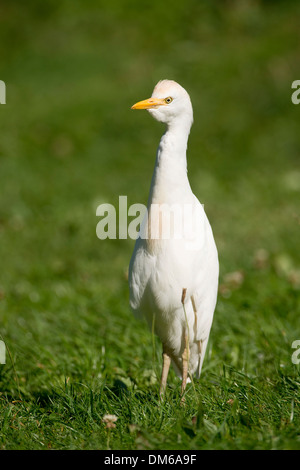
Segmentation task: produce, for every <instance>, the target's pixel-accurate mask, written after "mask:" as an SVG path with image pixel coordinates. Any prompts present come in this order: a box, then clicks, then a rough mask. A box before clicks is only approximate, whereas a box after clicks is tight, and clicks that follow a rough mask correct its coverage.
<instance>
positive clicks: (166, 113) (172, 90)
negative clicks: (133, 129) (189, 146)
mask: <svg viewBox="0 0 300 470" xmlns="http://www.w3.org/2000/svg"><path fill="white" fill-rule="evenodd" d="M131 109H147V110H148V111H149V112H150V114H151V115H152V116H153V117H154V118H155V119H156V120H157V121H160V122H164V123H166V124H167V125H168V126H172V125H173V124H176V123H180V124H183V123H186V124H187V126H189V127H190V126H191V125H192V123H193V108H192V103H191V100H190V97H189V94H188V93H187V92H186V91H185V89H184V88H183V87H182V86H181V85H179V84H178V83H176V82H174V81H173V80H161V81H160V82H158V83H157V85H156V86H155V88H154V90H153V93H152V96H151V98H148V99H147V100H143V101H139V102H138V103H135V104H134V105H133V106H132V107H131Z"/></svg>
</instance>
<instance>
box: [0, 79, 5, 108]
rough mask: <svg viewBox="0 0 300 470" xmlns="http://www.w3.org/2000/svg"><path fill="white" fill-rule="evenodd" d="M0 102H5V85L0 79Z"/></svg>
mask: <svg viewBox="0 0 300 470" xmlns="http://www.w3.org/2000/svg"><path fill="white" fill-rule="evenodd" d="M0 104H6V85H5V82H4V81H3V80H0Z"/></svg>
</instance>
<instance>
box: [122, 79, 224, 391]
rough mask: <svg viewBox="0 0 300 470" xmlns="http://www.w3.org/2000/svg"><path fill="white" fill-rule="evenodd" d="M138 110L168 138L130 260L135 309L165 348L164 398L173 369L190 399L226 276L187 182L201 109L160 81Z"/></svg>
mask: <svg viewBox="0 0 300 470" xmlns="http://www.w3.org/2000/svg"><path fill="white" fill-rule="evenodd" d="M132 109H147V110H148V111H149V113H150V114H151V115H152V116H153V117H154V118H155V119H156V120H158V121H160V122H163V123H165V124H166V132H165V133H164V134H163V136H162V138H161V140H160V143H159V146H158V150H157V155H156V162H155V167H154V172H153V176H152V182H151V188H150V194H149V199H148V206H147V214H146V216H145V220H144V223H143V224H142V227H141V231H140V234H139V237H138V238H137V240H136V242H135V247H134V251H133V254H132V258H131V261H130V266H129V276H128V278H129V289H130V305H131V308H132V310H133V312H134V314H135V316H136V317H137V318H142V317H145V318H146V320H147V322H148V324H149V327H150V328H151V329H153V330H154V331H155V333H156V334H157V336H158V337H159V338H160V340H161V342H162V349H163V367H162V375H161V383H160V395H161V397H163V395H164V392H165V388H166V384H167V377H168V372H169V367H170V364H171V363H172V365H173V367H174V370H175V372H176V374H177V375H178V376H179V377H180V378H181V379H182V385H181V393H182V397H183V395H184V392H185V388H186V383H187V382H188V381H190V380H191V379H190V378H191V377H192V376H193V375H194V374H195V375H196V377H197V378H199V377H200V373H201V368H202V363H203V359H204V354H205V350H206V346H207V342H208V338H209V334H210V329H211V324H212V320H213V315H214V310H215V306H216V300H217V290H218V276H219V262H218V253H217V248H216V245H215V241H214V237H213V233H212V229H211V226H210V223H209V221H208V219H207V217H206V215H205V212H204V208H203V206H202V204H200V202H199V201H198V199H197V198H196V196H195V195H194V194H193V192H192V190H191V187H190V183H189V180H188V176H187V161H186V150H187V142H188V136H189V133H190V129H191V126H192V123H193V109H192V104H191V100H190V97H189V95H188V93H187V92H186V90H185V89H184V88H182V87H181V86H180V85H179V84H178V83H176V82H174V81H173V80H161V81H160V82H158V84H157V85H156V86H155V88H154V91H153V93H152V96H151V98H149V99H146V100H143V101H139V102H138V103H136V104H134V105H133V106H132ZM178 214H179V215H178ZM175 216H176V217H177V219H176V217H175Z"/></svg>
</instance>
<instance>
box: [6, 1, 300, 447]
mask: <svg viewBox="0 0 300 470" xmlns="http://www.w3.org/2000/svg"><path fill="white" fill-rule="evenodd" d="M141 3H142V5H141ZM299 15H300V5H299V4H297V2H292V1H277V2H270V1H258V0H257V1H255V2H252V1H250V0H249V1H238V0H236V1H234V0H232V1H226V2H217V1H212V2H208V1H203V2H200V1H196V0H187V1H186V2H180V1H175V0H173V1H172V3H171V2H158V1H153V0H152V1H151V2H150V1H146V2H138V1H137V0H130V1H129V0H126V1H125V2H121V1H120V0H111V1H110V2H101V1H100V2H96V1H92V0H89V1H87V2H84V3H82V4H81V6H80V4H79V3H76V2H71V1H68V0H62V1H60V2H55V1H54V0H47V1H46V2H38V1H37V0H35V1H34V0H30V1H28V2H25V3H23V4H22V3H21V2H10V3H9V2H7V5H6V6H3V5H1V7H0V38H1V41H0V54H1V58H2V59H1V64H0V79H1V80H3V81H4V82H5V83H6V94H7V96H6V105H0V123H1V139H0V188H1V193H0V194H1V197H0V268H1V269H0V335H1V336H0V339H1V340H2V341H4V342H5V344H6V364H2V365H0V448H1V449H193V450H196V449H300V413H299V405H300V391H299V390H300V388H299V385H300V374H299V372H300V366H299V365H297V364H294V363H293V362H292V354H293V353H294V352H295V349H293V348H292V343H293V342H294V341H296V340H300V320H299V318H300V250H299V240H300V209H299V201H300V134H299V123H300V105H298V106H297V105H294V104H293V103H292V101H291V95H292V89H291V84H292V82H293V81H294V80H296V79H300V61H299V56H300V32H299ZM161 78H171V79H175V80H176V81H178V82H179V83H180V84H182V85H183V86H184V87H185V88H186V89H187V90H188V91H189V93H190V95H191V98H192V102H193V106H194V120H195V122H194V125H193V128H192V132H191V136H190V141H189V148H188V168H189V177H190V182H191V185H192V188H193V190H194V193H195V194H196V195H197V196H198V198H199V199H200V200H201V202H202V203H204V205H205V209H206V212H207V214H208V217H209V219H210V221H211V224H212V227H213V230H214V234H215V239H216V243H217V246H218V250H219V258H220V269H221V273H220V292H219V298H218V304H217V308H216V312H215V318H214V323H213V327H212V330H211V336H210V341H209V346H208V350H207V355H206V359H205V362H204V368H203V373H202V377H201V379H200V380H199V381H196V382H195V384H194V387H193V386H192V384H190V386H189V387H188V390H187V399H186V406H184V407H180V406H179V402H180V382H179V380H178V379H177V378H176V377H175V374H174V372H173V371H172V372H171V374H170V377H169V384H168V388H167V393H166V399H165V401H164V402H163V403H160V402H159V399H158V387H159V374H160V367H161V346H160V344H159V341H158V340H157V339H156V338H153V337H152V335H151V332H149V331H148V329H147V328H146V326H145V325H144V324H142V323H138V322H137V321H136V320H135V319H134V318H133V316H132V314H131V312H130V308H129V299H128V286H127V281H126V272H127V268H128V263H129V260H130V256H131V252H132V249H133V245H134V242H133V240H131V239H127V240H102V241H101V240H99V239H98V238H97V236H96V225H97V222H98V220H99V218H97V217H96V208H97V206H98V205H99V204H101V203H103V202H106V203H111V204H114V205H115V206H117V205H118V198H119V195H127V196H128V204H133V203H135V202H140V203H144V204H145V203H146V201H147V195H148V190H149V186H150V179H151V174H152V170H153V165H154V159H155V152H156V147H157V145H158V141H159V139H160V136H161V134H162V132H163V128H162V127H161V126H160V125H159V123H156V122H154V121H153V119H151V117H150V116H149V115H148V113H146V112H145V113H143V112H133V111H131V110H130V106H131V105H132V104H133V103H135V102H136V101H138V100H140V99H144V98H147V97H148V96H149V95H150V94H151V92H152V89H153V87H154V85H155V84H156V82H157V81H158V80H159V79H161ZM299 358H300V354H299ZM294 362H295V361H294ZM106 414H112V415H115V416H116V417H117V421H116V422H115V423H114V424H115V427H109V426H107V423H105V421H103V417H104V416H105V415H106Z"/></svg>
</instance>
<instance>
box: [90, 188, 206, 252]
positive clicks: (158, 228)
mask: <svg viewBox="0 0 300 470" xmlns="http://www.w3.org/2000/svg"><path fill="white" fill-rule="evenodd" d="M117 213H118V215H117ZM96 216H98V217H101V219H100V221H99V222H98V224H97V227H96V234H97V237H98V238H99V239H100V240H105V239H107V238H109V239H112V240H115V239H117V238H118V239H127V238H131V239H132V240H136V239H137V238H141V239H144V240H149V241H154V240H160V241H161V240H183V241H184V243H185V248H186V249H187V250H194V249H199V248H201V246H202V245H203V243H204V238H205V236H206V230H205V220H206V219H205V213H204V209H203V206H202V205H201V204H193V203H186V204H166V203H162V204H151V205H150V207H149V208H147V207H146V206H145V205H144V204H132V205H131V206H129V207H128V204H127V196H119V207H118V211H117V209H116V208H115V207H114V206H113V205H112V204H107V203H105V204H100V205H99V206H98V207H97V210H96ZM130 217H132V218H133V219H132V220H130V221H129V220H128V219H129V218H130Z"/></svg>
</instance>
